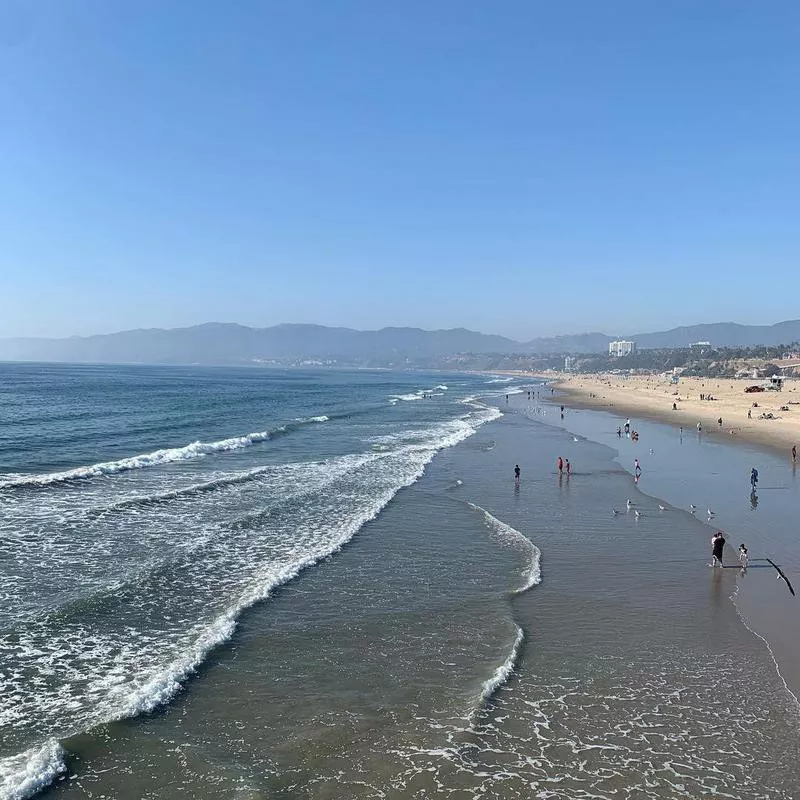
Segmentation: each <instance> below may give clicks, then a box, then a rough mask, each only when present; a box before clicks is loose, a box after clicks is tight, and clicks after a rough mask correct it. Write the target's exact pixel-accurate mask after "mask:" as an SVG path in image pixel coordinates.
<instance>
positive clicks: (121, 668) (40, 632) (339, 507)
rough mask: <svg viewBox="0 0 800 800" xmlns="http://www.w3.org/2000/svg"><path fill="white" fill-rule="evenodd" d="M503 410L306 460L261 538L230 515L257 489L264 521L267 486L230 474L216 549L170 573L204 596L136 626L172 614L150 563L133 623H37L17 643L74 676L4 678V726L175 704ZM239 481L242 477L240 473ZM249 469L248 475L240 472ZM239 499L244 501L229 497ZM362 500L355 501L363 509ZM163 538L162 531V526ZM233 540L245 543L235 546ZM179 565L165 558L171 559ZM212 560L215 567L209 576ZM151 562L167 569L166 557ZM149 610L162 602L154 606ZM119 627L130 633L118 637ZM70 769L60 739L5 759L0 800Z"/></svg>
mask: <svg viewBox="0 0 800 800" xmlns="http://www.w3.org/2000/svg"><path fill="white" fill-rule="evenodd" d="M498 416H500V412H499V411H498V410H497V409H494V408H489V407H482V408H480V409H479V410H476V411H473V412H470V413H469V414H464V415H463V416H462V417H461V418H459V419H455V420H449V421H447V422H442V423H440V424H438V425H436V426H434V427H432V428H431V429H430V430H429V435H428V437H427V440H423V441H420V440H415V441H413V442H408V441H406V442H397V443H396V445H397V446H396V447H394V448H392V449H391V450H390V451H388V452H386V453H379V454H375V453H370V454H365V453H361V454H351V455H346V456H341V457H337V458H336V459H332V460H331V463H330V464H328V463H327V462H325V463H322V462H321V463H319V464H309V463H305V464H303V465H302V468H303V470H304V475H305V479H304V481H303V482H302V483H301V484H299V486H298V484H297V483H296V482H291V481H290V482H289V488H291V487H294V489H292V490H291V491H289V492H288V494H286V492H284V494H286V497H287V499H292V501H293V502H294V503H295V504H296V509H297V513H296V514H295V513H294V512H293V513H292V515H290V516H286V517H281V516H276V517H275V518H274V520H275V521H274V522H271V523H270V535H269V536H268V537H264V536H258V537H253V536H251V535H249V534H248V532H247V531H248V530H250V529H249V528H247V527H245V528H243V529H242V530H243V531H244V533H243V534H242V536H241V538H239V539H236V538H235V537H236V536H237V533H236V531H237V530H238V528H237V527H236V526H235V525H231V524H230V522H234V523H236V524H238V523H239V522H240V520H241V519H242V517H241V514H242V511H241V506H242V505H244V503H242V502H241V501H242V499H243V498H244V496H245V493H248V492H249V493H250V494H253V495H256V494H257V495H258V497H259V498H260V500H259V502H260V503H262V505H261V507H260V508H259V506H255V508H254V509H253V511H254V517H255V518H257V517H258V516H261V515H263V513H264V508H263V499H261V498H263V494H264V492H263V487H262V486H261V485H260V484H256V483H254V482H253V481H249V480H242V481H241V482H238V483H236V482H234V481H233V480H231V481H230V485H231V487H232V489H231V491H234V490H235V491H236V492H237V494H236V495H232V496H231V498H230V499H231V502H228V503H226V504H223V506H222V508H225V509H237V510H236V511H235V513H232V514H231V515H226V517H225V518H224V519H222V520H220V523H219V524H217V525H216V527H215V526H214V525H210V526H209V527H207V529H206V530H204V531H201V532H202V533H203V536H204V538H203V541H204V542H205V544H204V546H206V547H207V548H208V549H207V553H206V555H205V556H204V558H203V559H197V558H185V559H183V560H180V558H182V556H180V555H179V556H178V559H179V560H178V561H177V562H176V564H177V565H178V569H177V571H173V572H172V573H171V579H172V580H173V581H176V580H177V581H180V582H181V585H182V586H183V587H191V586H195V585H197V586H201V585H202V580H200V579H206V581H207V584H208V585H207V586H206V594H202V593H201V595H202V596H200V597H198V596H196V593H194V592H188V593H187V592H183V591H180V592H179V591H177V589H176V592H175V595H174V598H173V599H174V600H175V603H176V604H175V605H174V607H173V608H171V609H169V611H170V614H169V619H170V620H171V621H170V622H169V623H168V624H167V625H166V626H165V628H164V630H163V631H161V629H160V628H159V630H154V629H151V628H149V627H147V626H144V625H142V627H141V628H137V627H136V625H138V620H139V619H147V618H148V616H152V618H153V619H156V618H157V619H159V620H162V619H166V617H165V616H164V612H163V610H162V609H161V608H160V607H159V608H156V607H155V606H153V604H156V605H158V599H157V598H152V597H150V595H149V594H147V584H146V581H147V580H148V577H147V576H148V575H149V574H150V573H149V572H148V571H147V570H144V571H143V577H142V582H141V583H140V581H139V579H138V578H137V579H136V580H133V581H128V582H127V583H126V584H125V586H124V587H123V588H121V589H120V592H126V593H127V594H126V600H125V603H126V604H127V605H123V606H122V607H121V608H122V610H124V609H125V608H129V609H132V612H131V613H132V617H131V627H125V628H124V629H123V630H120V631H115V630H112V629H108V630H106V629H101V630H97V629H92V630H91V632H90V631H89V629H88V628H86V627H85V626H84V623H83V622H82V621H81V620H80V619H75V620H74V621H69V620H68V619H65V621H64V622H63V624H62V627H61V635H60V636H59V638H58V640H53V638H52V636H51V634H50V631H49V629H48V628H47V627H46V625H45V622H41V625H39V626H38V627H36V628H31V630H29V631H27V632H26V635H25V641H24V643H22V645H23V646H22V648H20V647H16V646H15V647H16V651H15V652H17V653H18V654H19V657H20V658H21V659H23V663H30V664H37V665H39V667H40V668H41V669H43V670H46V671H48V672H50V673H52V674H56V672H60V673H64V674H66V675H69V679H68V680H67V681H66V682H65V685H64V686H62V687H60V688H59V690H58V691H57V692H51V693H48V692H44V693H42V692H37V693H35V694H30V693H29V692H27V691H26V688H25V684H24V682H23V683H20V682H19V681H18V680H17V677H18V676H16V675H6V676H5V678H7V679H8V680H7V681H6V683H5V684H3V686H4V690H3V691H4V692H5V693H6V697H7V698H8V702H7V707H6V711H7V713H8V715H9V716H8V717H7V719H6V723H8V724H11V725H14V726H17V725H18V724H19V723H20V722H21V720H22V719H23V717H22V716H20V715H21V714H24V716H25V717H29V716H30V715H31V714H37V715H39V716H40V717H44V718H47V719H48V720H50V722H49V729H50V730H51V731H53V732H54V733H57V735H59V736H62V737H63V736H68V735H72V734H74V733H76V732H78V731H81V730H86V729H87V728H88V727H92V726H94V725H97V724H102V723H104V722H109V721H112V720H115V719H121V718H125V717H131V716H135V715H137V714H141V713H148V712H151V711H153V710H154V709H156V708H157V707H159V706H160V705H162V704H164V703H167V702H169V701H170V699H171V698H172V697H174V695H175V694H176V693H177V692H179V691H180V690H181V687H182V685H183V683H184V682H185V681H186V680H187V678H188V677H189V676H190V675H191V674H192V673H193V672H194V671H195V670H196V669H197V668H198V666H199V665H200V664H201V663H202V662H203V661H204V659H205V658H206V657H207V656H208V653H209V652H210V651H211V650H212V649H213V648H215V647H217V646H219V645H220V644H221V643H223V642H224V641H226V640H227V639H228V638H229V637H230V636H231V635H232V634H233V632H234V630H235V628H236V624H237V619H238V617H239V615H240V614H241V612H242V611H243V610H244V609H245V608H247V607H249V606H251V605H253V604H254V603H257V602H259V601H261V600H264V599H265V598H267V597H268V596H269V595H270V593H271V592H272V591H274V589H275V587H276V586H279V585H281V584H283V583H286V582H287V581H290V580H291V579H292V578H294V577H295V576H296V575H298V574H299V573H300V572H301V571H302V570H303V569H305V568H307V567H309V566H311V565H313V564H315V563H317V562H318V561H320V560H321V559H324V558H326V557H328V556H330V555H331V554H333V553H334V552H336V551H338V550H339V549H341V548H342V547H343V546H344V545H345V544H346V543H347V542H348V541H350V539H352V538H353V536H355V535H356V534H357V533H358V531H359V530H360V529H361V528H362V527H363V526H364V524H365V523H366V522H368V521H369V520H371V519H373V518H375V517H376V516H377V515H378V514H379V513H380V511H381V510H382V509H383V508H384V507H385V505H386V504H387V503H388V502H389V501H390V500H391V499H392V497H394V495H395V494H396V493H397V492H398V491H399V490H400V489H401V488H403V487H404V486H408V485H410V484H412V483H414V482H415V481H416V480H418V478H419V477H420V476H421V475H422V474H423V472H424V470H425V468H426V465H427V464H428V463H429V462H430V461H431V459H432V458H433V457H434V455H435V454H436V452H437V451H439V450H441V449H442V448H445V447H449V446H452V445H454V444H457V443H458V442H460V441H462V440H463V439H465V438H467V437H468V436H470V435H471V434H473V433H474V432H475V431H476V430H477V429H478V427H480V426H481V425H482V424H483V423H485V422H488V421H490V420H492V419H495V418H496V417H498ZM217 444H218V443H217ZM375 461H381V462H383V463H384V464H385V468H381V469H374V468H373V466H372V464H373V462H375ZM259 469H260V468H259ZM101 474H102V473H101ZM234 477H235V478H237V479H238V477H239V476H234ZM242 477H243V478H244V477H248V476H247V474H243V476H242ZM312 478H313V480H312ZM339 480H346V481H347V482H348V483H347V484H345V485H346V486H350V485H356V486H359V487H361V488H362V489H363V491H359V493H358V497H357V498H355V497H353V495H352V494H351V493H350V492H349V491H345V492H341V491H337V490H335V482H336V481H339ZM226 482H227V481H226ZM209 483H213V482H209ZM285 483H286V482H285V481H283V482H279V484H278V485H276V486H275V487H274V490H275V491H281V487H284V489H285V488H286V487H285V486H284V484H285ZM330 487H334V490H330ZM192 488H195V489H196V488H197V487H192ZM298 490H299V491H298ZM306 495H307V496H308V497H309V498H316V499H319V498H320V497H322V498H326V500H325V503H324V504H323V506H324V507H320V506H319V503H317V502H299V503H298V502H297V500H298V498H300V497H302V496H306ZM281 496H283V495H281ZM214 498H215V493H214V492H211V493H208V494H202V493H201V494H200V495H199V499H198V501H197V502H198V503H202V504H203V507H205V505H209V507H212V505H211V504H213V503H218V501H216V500H215V499H214ZM234 499H238V500H239V502H232V501H233V500H234ZM354 500H357V502H356V503H355V506H354V505H353V501H354ZM213 507H214V508H216V506H213ZM168 511H169V512H170V513H173V512H174V513H173V516H174V522H175V524H174V525H167V527H166V529H165V530H164V540H163V545H165V546H167V547H169V546H171V547H173V548H174V547H177V546H178V545H180V543H181V541H182V540H181V541H178V542H175V541H173V538H171V537H172V536H173V535H174V532H176V531H180V530H183V528H184V525H185V523H184V522H183V520H185V519H186V517H185V513H186V511H187V509H186V507H185V506H183V505H181V506H177V505H176V507H175V508H174V509H172V506H167V509H166V510H165V509H164V508H159V509H158V514H159V516H158V519H159V520H160V522H161V523H162V526H161V527H163V523H164V521H165V517H164V515H165V514H166V513H167V512H168ZM149 513H155V511H152V510H151V509H149V508H147V507H146V506H145V507H143V509H142V511H141V514H149ZM189 513H191V515H192V519H195V518H197V517H198V512H197V508H196V507H195V506H193V507H192V509H191V510H190V512H189ZM168 519H170V518H168ZM281 520H285V522H282V521H281ZM101 522H102V520H100V522H98V523H97V524H101ZM132 522H135V524H136V526H137V528H139V527H141V520H140V518H132ZM115 530H116V523H115ZM154 536H161V528H159V529H158V533H154ZM236 542H238V546H237V547H233V544H234V543H236ZM170 563H171V562H170V561H165V562H164V565H163V566H169V564H170ZM214 564H216V565H217V568H216V569H214V571H212V572H209V569H212V568H213V567H214ZM153 566H155V567H158V568H160V566H161V565H160V564H155V565H153ZM148 569H149V568H148ZM237 576H238V577H237ZM209 579H210V580H209ZM226 590H232V591H231V594H230V595H228V594H223V597H225V598H229V599H226V600H225V601H224V605H222V607H221V608H220V609H219V611H218V612H217V613H215V614H214V615H213V616H209V617H207V618H206V619H205V620H203V621H197V620H198V617H197V616H195V615H196V614H197V610H198V609H200V608H203V607H204V604H205V603H208V601H209V599H210V598H211V597H219V592H220V591H223V592H225V591H226ZM206 595H207V596H206ZM211 602H213V601H211ZM148 606H153V608H152V610H151V611H149V612H148ZM182 621H185V622H186V623H188V625H187V627H185V628H182V627H181V622H182ZM170 626H171V627H170ZM117 633H119V635H120V636H122V637H123V638H119V636H116V634H117ZM115 637H116V638H115ZM0 677H3V676H0ZM63 769H64V763H63V755H62V753H61V750H60V747H59V745H58V743H57V742H55V740H51V741H48V742H44V743H43V744H42V745H41V746H40V747H38V748H33V749H31V750H27V751H25V752H22V753H19V754H18V755H16V756H13V757H11V758H7V759H5V760H3V761H0V780H2V783H0V786H2V791H0V800H12V798H13V800H21V798H23V797H27V796H30V794H32V793H35V792H36V791H38V790H40V789H41V788H42V787H43V786H45V785H46V784H47V783H48V782H50V781H52V779H53V778H54V777H56V776H57V775H58V774H59V772H61V771H63Z"/></svg>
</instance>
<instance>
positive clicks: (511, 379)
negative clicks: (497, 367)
mask: <svg viewBox="0 0 800 800" xmlns="http://www.w3.org/2000/svg"><path fill="white" fill-rule="evenodd" d="M513 380H514V378H492V379H491V380H488V381H486V383H511V381H513Z"/></svg>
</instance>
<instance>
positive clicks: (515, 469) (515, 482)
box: [514, 464, 519, 486]
mask: <svg viewBox="0 0 800 800" xmlns="http://www.w3.org/2000/svg"><path fill="white" fill-rule="evenodd" d="M514 486H519V464H517V465H515V467H514Z"/></svg>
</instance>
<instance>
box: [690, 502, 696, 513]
mask: <svg viewBox="0 0 800 800" xmlns="http://www.w3.org/2000/svg"><path fill="white" fill-rule="evenodd" d="M695 511H697V506H696V505H695V504H694V503H692V504H691V505H690V506H689V513H690V514H694V512H695Z"/></svg>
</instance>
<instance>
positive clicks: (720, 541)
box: [711, 531, 725, 567]
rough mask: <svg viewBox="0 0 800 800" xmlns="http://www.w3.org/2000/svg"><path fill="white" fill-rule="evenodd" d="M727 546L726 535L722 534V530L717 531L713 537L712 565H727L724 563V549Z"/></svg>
mask: <svg viewBox="0 0 800 800" xmlns="http://www.w3.org/2000/svg"><path fill="white" fill-rule="evenodd" d="M724 547H725V537H724V536H723V534H722V531H717V532H716V533H715V534H714V535H713V536H712V537H711V566H712V567H716V566H717V564H719V566H720V567H724V566H725V565H724V564H723V563H722V551H723V549H724Z"/></svg>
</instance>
